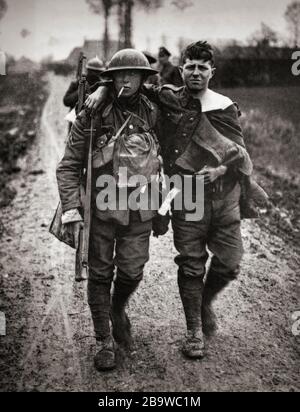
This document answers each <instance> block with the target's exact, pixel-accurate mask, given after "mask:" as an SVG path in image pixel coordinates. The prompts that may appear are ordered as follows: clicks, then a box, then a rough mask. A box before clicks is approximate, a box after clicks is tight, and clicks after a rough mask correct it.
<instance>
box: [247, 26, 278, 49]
mask: <svg viewBox="0 0 300 412" xmlns="http://www.w3.org/2000/svg"><path fill="white" fill-rule="evenodd" d="M249 43H250V45H252V46H254V47H257V48H260V49H266V48H268V47H274V46H276V45H277V43H278V34H277V33H276V31H274V30H273V29H272V28H271V27H269V26H268V25H267V24H265V23H261V26H260V29H259V30H257V31H256V32H255V33H254V34H253V35H252V36H251V38H250V39H249Z"/></svg>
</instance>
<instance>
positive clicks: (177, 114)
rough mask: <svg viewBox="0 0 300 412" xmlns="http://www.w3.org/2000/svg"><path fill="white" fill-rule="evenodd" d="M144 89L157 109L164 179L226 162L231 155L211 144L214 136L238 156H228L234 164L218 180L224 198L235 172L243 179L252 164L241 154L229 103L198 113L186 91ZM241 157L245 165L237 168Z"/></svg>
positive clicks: (233, 109) (196, 103) (197, 104)
mask: <svg viewBox="0 0 300 412" xmlns="http://www.w3.org/2000/svg"><path fill="white" fill-rule="evenodd" d="M144 89H145V90H144V92H145V93H146V94H147V96H148V97H149V98H150V99H151V100H152V101H155V102H156V103H157V104H158V106H159V108H160V111H159V113H160V114H159V119H158V126H159V137H160V145H161V148H162V155H163V159H164V166H165V170H166V173H167V174H168V175H172V174H176V173H178V172H183V173H184V172H186V173H194V172H197V171H199V170H201V169H202V168H203V167H204V166H205V165H207V166H211V167H216V166H218V165H220V164H222V163H224V161H226V160H227V159H226V154H227V152H228V153H229V154H231V155H232V154H233V155H234V153H232V152H231V151H229V150H227V151H226V150H224V146H223V142H221V144H220V142H219V141H218V140H217V139H214V140H213V138H215V137H216V135H215V134H216V133H218V134H219V135H220V137H222V135H223V136H224V137H225V136H226V137H227V138H228V139H227V140H228V142H227V143H229V144H227V146H226V147H225V149H228V148H230V146H231V144H232V147H233V148H234V149H235V150H236V151H237V152H239V153H236V154H238V156H232V158H233V159H235V160H233V161H232V162H231V163H230V165H229V166H228V171H227V173H226V174H225V175H224V176H222V177H221V178H219V179H218V180H222V187H223V192H224V193H223V194H224V195H226V193H228V192H230V191H231V189H232V188H233V187H234V186H235V184H236V182H237V180H238V173H237V171H238V169H241V170H242V172H243V173H244V174H245V175H250V174H251V173H252V162H251V160H250V158H249V156H248V155H247V153H246V150H245V144H244V139H243V134H242V130H241V127H240V123H239V119H238V118H239V110H238V108H237V106H236V105H235V104H233V103H232V102H231V101H230V99H228V103H229V104H228V105H227V107H226V108H224V109H223V108H219V109H217V110H211V111H208V112H205V113H202V108H201V103H200V101H199V100H198V99H194V98H193V97H192V96H191V95H190V94H189V93H188V91H187V89H186V87H180V88H179V87H172V86H171V85H165V86H162V87H161V88H157V87H153V86H150V85H146V86H144ZM204 117H205V119H204ZM209 127H210V128H209ZM212 129H213V130H212ZM209 133H210V134H209ZM244 155H245V156H246V162H245V164H240V160H241V158H242V157H243V156H244Z"/></svg>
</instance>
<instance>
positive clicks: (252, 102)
mask: <svg viewBox="0 0 300 412" xmlns="http://www.w3.org/2000/svg"><path fill="white" fill-rule="evenodd" d="M219 91H220V92H221V93H223V94H225V95H227V96H229V97H230V98H231V99H232V100H234V101H236V102H237V103H238V104H239V106H240V109H241V111H242V117H241V124H242V128H243V132H244V136H245V142H246V145H247V148H248V151H249V152H250V154H251V157H252V160H253V163H254V170H255V172H254V174H255V177H256V178H257V180H258V181H259V183H260V184H261V185H262V186H263V187H264V189H265V190H266V191H267V193H268V194H269V196H270V198H271V200H272V202H273V204H274V208H273V210H271V211H270V213H269V214H268V215H267V217H266V219H264V220H262V224H266V223H267V226H268V227H270V228H273V230H275V231H276V232H277V231H279V232H280V234H281V235H284V237H288V238H291V239H292V241H293V243H294V244H296V245H297V244H299V240H300V208H299V199H300V162H299V159H300V87H290V88H282V87H276V88H275V87H274V88H269V87H268V88H259V87H258V88H248V89H247V88H236V89H222V90H219Z"/></svg>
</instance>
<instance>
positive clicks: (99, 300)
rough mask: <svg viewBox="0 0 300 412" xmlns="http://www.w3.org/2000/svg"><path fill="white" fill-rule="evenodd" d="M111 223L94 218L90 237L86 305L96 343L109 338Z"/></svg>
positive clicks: (111, 266) (112, 230) (112, 266)
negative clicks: (91, 320)
mask: <svg viewBox="0 0 300 412" xmlns="http://www.w3.org/2000/svg"><path fill="white" fill-rule="evenodd" d="M114 232H115V226H114V224H113V223H110V222H104V221H101V220H99V219H98V218H93V221H92V225H91V234H90V250H89V278H88V303H89V307H90V310H91V315H92V319H93V324H94V331H95V336H96V339H97V340H101V339H104V338H106V337H107V336H109V335H110V325H109V314H110V299H111V295H110V290H111V285H112V280H113V275H114V263H113V252H114Z"/></svg>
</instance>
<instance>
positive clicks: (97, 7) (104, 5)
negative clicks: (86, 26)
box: [86, 0, 116, 60]
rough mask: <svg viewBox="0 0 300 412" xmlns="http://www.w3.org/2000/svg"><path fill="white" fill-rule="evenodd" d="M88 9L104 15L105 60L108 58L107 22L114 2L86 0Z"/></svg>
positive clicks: (110, 0) (108, 0)
mask: <svg viewBox="0 0 300 412" xmlns="http://www.w3.org/2000/svg"><path fill="white" fill-rule="evenodd" d="M86 2H87V3H88V5H89V6H90V9H91V10H92V12H93V13H95V14H102V13H104V34H103V53H104V59H105V60H107V58H108V51H109V42H110V38H109V29H108V21H109V17H110V13H111V9H112V7H113V6H114V5H115V3H116V1H115V0H86Z"/></svg>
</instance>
